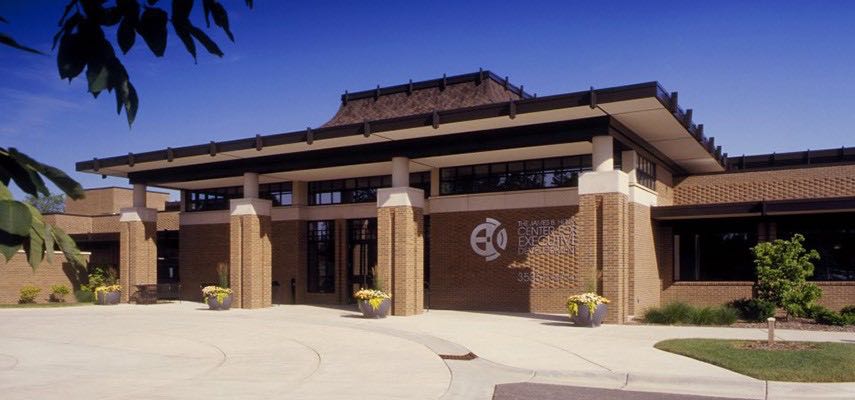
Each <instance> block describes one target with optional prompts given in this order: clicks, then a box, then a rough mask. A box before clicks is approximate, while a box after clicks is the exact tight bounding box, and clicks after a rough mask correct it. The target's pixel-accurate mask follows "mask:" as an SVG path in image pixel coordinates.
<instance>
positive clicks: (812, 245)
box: [777, 214, 855, 281]
mask: <svg viewBox="0 0 855 400" xmlns="http://www.w3.org/2000/svg"><path fill="white" fill-rule="evenodd" d="M777 223H778V234H777V236H778V238H779V239H789V238H791V237H793V235H794V234H796V233H800V234H802V235H803V236H804V237H805V243H804V246H805V248H806V249H808V250H810V249H814V250H816V251H817V252H818V253H819V260H817V261H814V262H813V264H814V273H813V277H811V278H808V279H811V280H817V281H855V214H836V215H812V216H809V217H805V216H798V217H795V216H794V217H780V218H778V219H777Z"/></svg>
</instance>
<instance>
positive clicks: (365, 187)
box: [307, 171, 430, 206]
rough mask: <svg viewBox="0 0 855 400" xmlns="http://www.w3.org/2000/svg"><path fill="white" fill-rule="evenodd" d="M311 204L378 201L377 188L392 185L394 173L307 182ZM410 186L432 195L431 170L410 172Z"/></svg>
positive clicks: (426, 194)
mask: <svg viewBox="0 0 855 400" xmlns="http://www.w3.org/2000/svg"><path fill="white" fill-rule="evenodd" d="M307 187H308V197H309V198H308V203H309V205H310V206H325V205H334V204H358V203H371V202H374V201H377V189H383V188H389V187H392V175H376V176H363V177H357V178H344V179H330V180H324V181H313V182H309V183H308V184H307ZM410 187H414V188H419V189H422V190H423V191H424V192H425V197H427V196H429V195H430V171H425V172H413V173H410Z"/></svg>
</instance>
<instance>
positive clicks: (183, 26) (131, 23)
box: [0, 0, 253, 269]
mask: <svg viewBox="0 0 855 400" xmlns="http://www.w3.org/2000/svg"><path fill="white" fill-rule="evenodd" d="M140 2H141V1H140V0H115V1H110V2H107V1H106V0H70V1H69V2H68V3H67V4H66V6H65V9H64V10H63V13H62V17H61V18H60V19H59V27H60V29H59V31H58V32H57V33H56V34H55V35H54V37H53V48H54V49H57V45H58V46H59V47H58V49H57V54H56V62H57V69H58V70H59V76H60V79H68V80H69V81H71V80H72V79H74V78H76V77H77V76H79V75H80V74H81V73H83V70H84V69H85V70H86V80H87V82H88V89H87V90H88V91H89V93H92V96H93V97H95V98H97V97H98V95H99V94H100V93H101V92H102V91H104V90H107V92H113V91H115V96H116V113H117V114H121V112H122V110H123V109H124V110H125V116H126V117H127V119H128V126H132V125H133V122H134V119H135V118H136V115H137V110H138V108H139V96H138V95H137V91H136V88H135V87H134V86H133V84H131V81H130V77H129V75H128V72H127V70H126V69H125V66H124V65H123V64H122V62H121V61H120V60H119V58H118V57H117V56H116V52H115V50H114V48H113V44H112V43H111V41H110V40H109V39H108V38H107V34H106V33H105V32H104V27H113V26H115V27H116V31H115V37H116V39H115V41H116V43H117V44H118V46H119V48H120V49H121V50H122V54H127V52H128V51H129V50H130V49H131V48H132V47H133V46H134V43H135V42H136V37H137V35H139V36H140V37H142V39H143V41H145V43H146V45H147V46H148V48H149V50H151V52H152V53H153V54H154V55H155V56H156V57H163V55H164V54H165V52H166V42H167V41H166V39H167V29H168V25H169V23H170V22H171V24H172V28H173V30H174V31H175V34H176V35H178V37H179V38H180V39H181V42H182V43H183V44H184V47H185V49H187V52H189V53H190V55H192V56H193V59H194V60H195V59H196V42H198V43H199V44H201V45H202V47H204V48H205V50H207V51H208V52H209V53H211V54H214V55H216V56H219V57H222V56H223V52H222V50H220V48H219V46H218V45H217V44H216V43H215V42H214V41H213V40H212V39H211V38H210V37H209V36H208V35H207V34H206V33H205V32H204V31H202V30H201V29H199V28H198V27H196V26H195V25H193V23H191V22H190V12H191V11H192V9H193V5H194V3H195V2H196V1H195V0H173V1H172V7H171V11H172V15H171V17H170V15H169V14H168V13H167V12H166V11H165V10H164V9H162V8H159V7H156V5H157V3H158V0H146V1H145V4H144V5H142V6H141V5H140ZM245 2H246V5H247V6H248V7H249V8H252V6H253V2H252V0H245ZM202 8H203V12H204V15H205V24H206V26H207V27H208V28H210V26H211V22H210V21H211V19H213V20H214V24H215V25H217V26H218V27H220V28H221V29H222V30H223V31H224V32H225V34H226V36H228V38H229V40H231V41H234V35H233V34H232V32H231V28H230V27H229V19H228V14H227V12H226V9H225V7H223V5H222V4H220V2H219V1H218V0H202ZM0 23H3V24H8V23H9V21H8V20H6V19H5V18H3V17H2V16H0ZM0 44H3V45H6V46H9V47H12V48H15V49H17V50H22V51H26V52H30V53H35V54H43V53H42V52H40V51H38V50H36V49H33V48H31V47H28V46H25V45H23V44H20V43H18V42H17V41H16V40H15V39H13V38H12V37H11V36H9V35H7V34H5V33H3V32H0ZM43 178H45V179H47V180H49V181H51V182H52V183H53V184H54V185H56V186H57V187H58V188H59V189H60V190H61V191H62V192H63V193H65V195H67V196H68V197H70V198H72V199H75V200H76V199H81V198H83V188H82V187H81V186H80V184H79V183H77V182H76V181H75V180H74V179H71V178H70V177H69V176H68V175H66V174H65V173H64V172H62V171H61V170H59V169H57V168H54V167H51V166H49V165H47V164H42V163H40V162H38V161H36V160H34V159H32V158H30V157H29V156H27V155H25V154H23V153H21V152H19V151H18V150H17V149H14V148H9V149H5V148H2V147H0V254H3V256H4V257H5V258H6V261H7V262H8V261H9V259H11V258H12V257H13V256H14V255H15V254H16V253H17V252H18V251H19V250H21V249H23V250H24V251H25V252H26V254H27V261H28V262H29V264H30V266H31V267H32V268H33V269H35V268H36V267H37V266H38V265H39V264H40V263H41V262H42V260H45V259H47V260H48V262H52V255H53V249H54V248H55V247H58V248H59V249H60V250H62V252H63V253H64V254H65V257H66V259H67V260H68V261H69V262H71V263H73V264H76V265H79V266H85V265H86V260H85V259H84V258H83V257H82V256H81V254H80V250H78V248H77V245H76V244H75V243H74V240H72V239H71V237H69V236H68V235H67V234H66V233H65V232H64V231H63V230H62V229H60V228H58V227H55V226H52V225H50V224H46V223H45V222H44V219H43V217H42V214H41V212H40V211H39V209H37V208H36V207H34V206H33V204H31V203H39V204H41V203H42V202H43V201H48V200H46V198H48V197H51V196H52V195H51V193H50V191H49V190H48V188H47V186H45V179H43ZM12 182H14V183H15V185H17V186H18V187H19V188H20V189H21V190H22V191H23V192H24V193H26V194H27V195H29V196H30V197H31V198H32V199H31V201H30V202H22V201H18V200H15V199H14V198H13V196H12V193H11V192H10V191H9V185H10V184H11V183H12Z"/></svg>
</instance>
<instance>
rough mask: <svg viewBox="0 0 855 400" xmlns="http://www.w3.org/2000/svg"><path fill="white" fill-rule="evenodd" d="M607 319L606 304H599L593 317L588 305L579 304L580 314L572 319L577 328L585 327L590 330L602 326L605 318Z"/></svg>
mask: <svg viewBox="0 0 855 400" xmlns="http://www.w3.org/2000/svg"><path fill="white" fill-rule="evenodd" d="M605 317H606V305H605V304H597V309H596V310H594V313H593V315H591V311H590V310H589V309H588V305H586V304H579V312H578V313H577V314H576V315H575V316H573V317H571V318H570V320H571V321H573V324H574V325H576V326H585V327H589V328H594V327H597V326H600V324H601V323H602V322H603V318H605Z"/></svg>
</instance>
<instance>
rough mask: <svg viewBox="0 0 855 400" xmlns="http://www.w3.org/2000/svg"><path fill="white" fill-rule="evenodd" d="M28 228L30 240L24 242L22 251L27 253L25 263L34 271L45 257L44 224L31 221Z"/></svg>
mask: <svg viewBox="0 0 855 400" xmlns="http://www.w3.org/2000/svg"><path fill="white" fill-rule="evenodd" d="M33 222H34V223H33V225H32V226H31V227H30V238H29V240H28V241H26V240H25V241H24V251H25V252H27V261H28V262H29V263H30V267H31V268H32V269H33V270H35V269H36V268H38V266H39V264H41V263H42V260H43V259H44V255H45V241H44V239H43V236H42V235H44V229H43V228H44V224H43V223H40V222H39V223H36V221H35V220H34V221H33Z"/></svg>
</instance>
